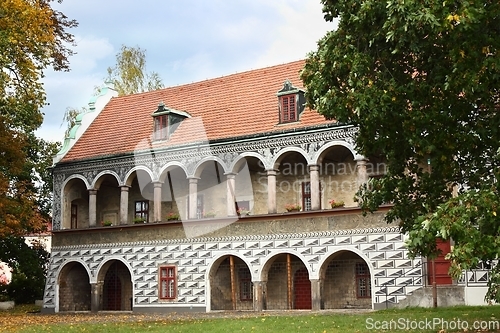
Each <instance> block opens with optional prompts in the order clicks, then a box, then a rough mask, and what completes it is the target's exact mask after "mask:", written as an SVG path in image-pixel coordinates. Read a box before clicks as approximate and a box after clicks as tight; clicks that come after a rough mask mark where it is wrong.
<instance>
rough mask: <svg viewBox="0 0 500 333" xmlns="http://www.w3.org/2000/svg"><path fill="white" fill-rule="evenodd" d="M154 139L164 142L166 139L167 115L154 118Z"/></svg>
mask: <svg viewBox="0 0 500 333" xmlns="http://www.w3.org/2000/svg"><path fill="white" fill-rule="evenodd" d="M154 121H155V125H154V126H155V128H154V139H155V140H164V139H167V138H168V118H167V115H166V114H164V115H161V116H155V118H154Z"/></svg>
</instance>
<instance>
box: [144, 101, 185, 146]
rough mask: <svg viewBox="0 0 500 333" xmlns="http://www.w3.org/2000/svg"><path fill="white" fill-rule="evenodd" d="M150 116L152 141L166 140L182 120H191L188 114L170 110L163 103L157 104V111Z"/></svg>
mask: <svg viewBox="0 0 500 333" xmlns="http://www.w3.org/2000/svg"><path fill="white" fill-rule="evenodd" d="M152 116H153V140H154V141H159V140H168V139H169V138H170V136H171V135H172V134H173V133H174V132H175V130H176V129H177V127H179V125H180V124H181V122H182V121H183V120H184V119H186V118H191V115H190V114H189V113H187V112H184V111H179V110H175V109H171V108H169V107H167V106H165V104H164V103H163V102H160V104H158V109H156V111H155V112H153V114H152Z"/></svg>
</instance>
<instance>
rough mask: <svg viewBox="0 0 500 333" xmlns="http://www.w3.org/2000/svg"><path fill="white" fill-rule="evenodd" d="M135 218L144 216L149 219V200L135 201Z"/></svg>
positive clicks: (143, 217)
mask: <svg viewBox="0 0 500 333" xmlns="http://www.w3.org/2000/svg"><path fill="white" fill-rule="evenodd" d="M134 213H135V218H142V219H145V220H146V221H149V201H136V202H135V212H134Z"/></svg>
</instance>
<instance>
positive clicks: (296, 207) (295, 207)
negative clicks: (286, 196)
mask: <svg viewBox="0 0 500 333" xmlns="http://www.w3.org/2000/svg"><path fill="white" fill-rule="evenodd" d="M285 209H286V211H287V212H298V211H300V210H301V209H302V206H301V205H299V204H287V205H285Z"/></svg>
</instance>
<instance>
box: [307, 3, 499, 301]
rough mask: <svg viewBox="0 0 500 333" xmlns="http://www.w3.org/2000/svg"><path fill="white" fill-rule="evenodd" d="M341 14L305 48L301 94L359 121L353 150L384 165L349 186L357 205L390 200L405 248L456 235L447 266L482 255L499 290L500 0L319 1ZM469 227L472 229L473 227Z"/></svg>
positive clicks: (494, 295)
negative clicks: (313, 46)
mask: <svg viewBox="0 0 500 333" xmlns="http://www.w3.org/2000/svg"><path fill="white" fill-rule="evenodd" d="M322 3H323V5H324V7H323V11H324V13H325V19H326V20H330V21H331V20H332V19H333V18H335V17H340V22H339V25H338V29H337V30H336V31H331V32H328V33H327V34H326V35H325V36H324V37H323V38H322V39H321V40H320V41H319V42H318V49H317V50H316V51H314V52H312V53H311V54H309V55H308V57H307V59H306V64H305V67H304V70H303V72H302V78H303V80H304V82H305V86H306V88H307V102H308V104H309V105H310V106H311V107H313V108H315V109H316V110H318V112H319V113H321V114H323V115H324V116H325V117H326V118H328V119H337V120H338V121H341V122H346V123H350V124H353V125H356V126H358V127H359V134H358V136H357V138H356V144H357V147H358V149H359V150H360V151H361V153H363V154H364V155H365V156H367V157H382V158H383V159H384V160H385V161H386V166H387V173H386V175H385V176H384V177H382V178H380V179H375V180H373V181H372V182H370V184H367V185H365V186H363V187H362V188H361V189H360V191H359V192H358V199H359V200H360V204H361V206H362V208H364V209H365V210H367V211H374V210H376V209H377V208H378V206H379V205H380V204H382V203H384V202H392V203H393V204H394V206H393V207H392V209H391V210H390V211H389V213H388V214H387V215H386V220H387V222H397V223H399V225H400V226H401V231H402V232H403V233H409V235H410V241H409V243H408V245H409V249H410V252H411V254H412V255H423V256H429V257H433V256H435V255H436V254H437V249H436V243H435V240H436V237H440V238H443V239H450V238H452V239H453V240H454V244H455V245H454V248H453V250H452V252H451V253H450V254H449V255H448V257H449V258H450V260H451V263H452V269H451V270H450V272H451V273H452V275H453V276H454V277H458V276H459V275H460V274H461V272H462V270H464V269H472V268H474V267H476V265H477V264H478V263H479V262H483V263H485V264H487V265H490V266H491V267H492V268H493V270H492V275H491V279H490V289H489V293H488V295H487V297H488V298H490V299H495V300H496V301H497V302H498V301H500V292H499V289H498V288H499V282H500V266H499V265H498V264H496V262H495V261H493V260H495V259H498V258H499V254H500V220H499V218H500V211H498V209H499V207H500V201H499V194H500V193H499V192H500V191H499V184H500V183H499V180H500V179H499V178H500V173H499V165H500V158H499V151H498V148H499V141H498V140H499V138H500V132H499V131H500V114H499V112H498V110H499V109H498V108H499V107H500V105H499V102H500V94H499V87H500V39H499V38H498V36H499V34H500V25H498V20H499V19H500V3H499V2H498V1H493V0H471V1H444V2H443V1H430V0H409V1H398V0H390V1H378V0H366V1H355V0H339V1H334V0H322ZM471 237H472V238H471Z"/></svg>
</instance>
